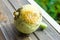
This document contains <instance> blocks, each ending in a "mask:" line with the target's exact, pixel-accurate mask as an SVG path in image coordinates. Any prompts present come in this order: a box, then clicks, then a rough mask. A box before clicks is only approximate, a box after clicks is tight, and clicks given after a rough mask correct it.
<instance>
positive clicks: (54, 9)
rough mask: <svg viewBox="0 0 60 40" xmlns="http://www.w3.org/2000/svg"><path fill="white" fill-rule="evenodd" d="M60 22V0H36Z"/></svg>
mask: <svg viewBox="0 0 60 40" xmlns="http://www.w3.org/2000/svg"><path fill="white" fill-rule="evenodd" d="M35 2H37V3H38V5H40V6H41V7H42V8H43V9H44V10H45V11H46V12H47V13H48V14H49V15H50V16H51V17H52V18H53V19H54V20H56V22H57V23H58V24H60V0H35Z"/></svg>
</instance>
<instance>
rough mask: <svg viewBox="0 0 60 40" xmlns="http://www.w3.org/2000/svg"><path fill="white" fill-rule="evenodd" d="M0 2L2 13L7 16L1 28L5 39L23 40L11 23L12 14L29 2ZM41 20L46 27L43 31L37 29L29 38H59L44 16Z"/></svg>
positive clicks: (53, 39)
mask: <svg viewBox="0 0 60 40" xmlns="http://www.w3.org/2000/svg"><path fill="white" fill-rule="evenodd" d="M0 2H1V3H2V6H1V7H2V9H3V12H4V14H6V15H8V18H9V20H8V21H7V23H5V25H3V26H4V27H3V29H4V32H5V33H4V32H3V34H5V35H4V36H5V38H6V40H23V38H25V37H22V36H21V34H20V33H18V32H17V31H16V29H15V28H14V27H15V26H14V24H12V23H13V22H12V20H13V15H12V14H13V12H14V11H15V10H17V9H18V8H20V7H21V6H23V5H25V4H29V2H28V1H27V0H0ZM43 22H45V23H46V24H47V25H48V28H47V29H45V30H44V31H40V29H38V30H37V31H35V32H34V33H32V34H30V35H29V38H30V39H31V40H60V34H59V33H58V32H57V31H56V30H55V29H54V28H53V27H52V25H50V24H49V22H48V21H47V20H46V19H44V17H43ZM18 34H19V35H18ZM27 39H28V37H27Z"/></svg>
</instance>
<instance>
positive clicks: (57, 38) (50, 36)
mask: <svg viewBox="0 0 60 40" xmlns="http://www.w3.org/2000/svg"><path fill="white" fill-rule="evenodd" d="M43 21H44V22H45V23H46V24H47V25H48V28H47V29H45V30H44V31H40V30H38V31H36V32H35V34H36V35H37V37H38V38H39V39H40V40H60V34H59V33H57V31H56V30H55V29H54V28H53V27H52V26H51V25H50V24H49V23H48V22H47V21H46V20H45V19H44V18H43Z"/></svg>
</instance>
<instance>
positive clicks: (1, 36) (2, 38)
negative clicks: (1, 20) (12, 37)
mask: <svg viewBox="0 0 60 40" xmlns="http://www.w3.org/2000/svg"><path fill="white" fill-rule="evenodd" d="M0 27H1V26H0ZM0 40H5V37H4V36H3V34H2V32H1V29H0Z"/></svg>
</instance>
